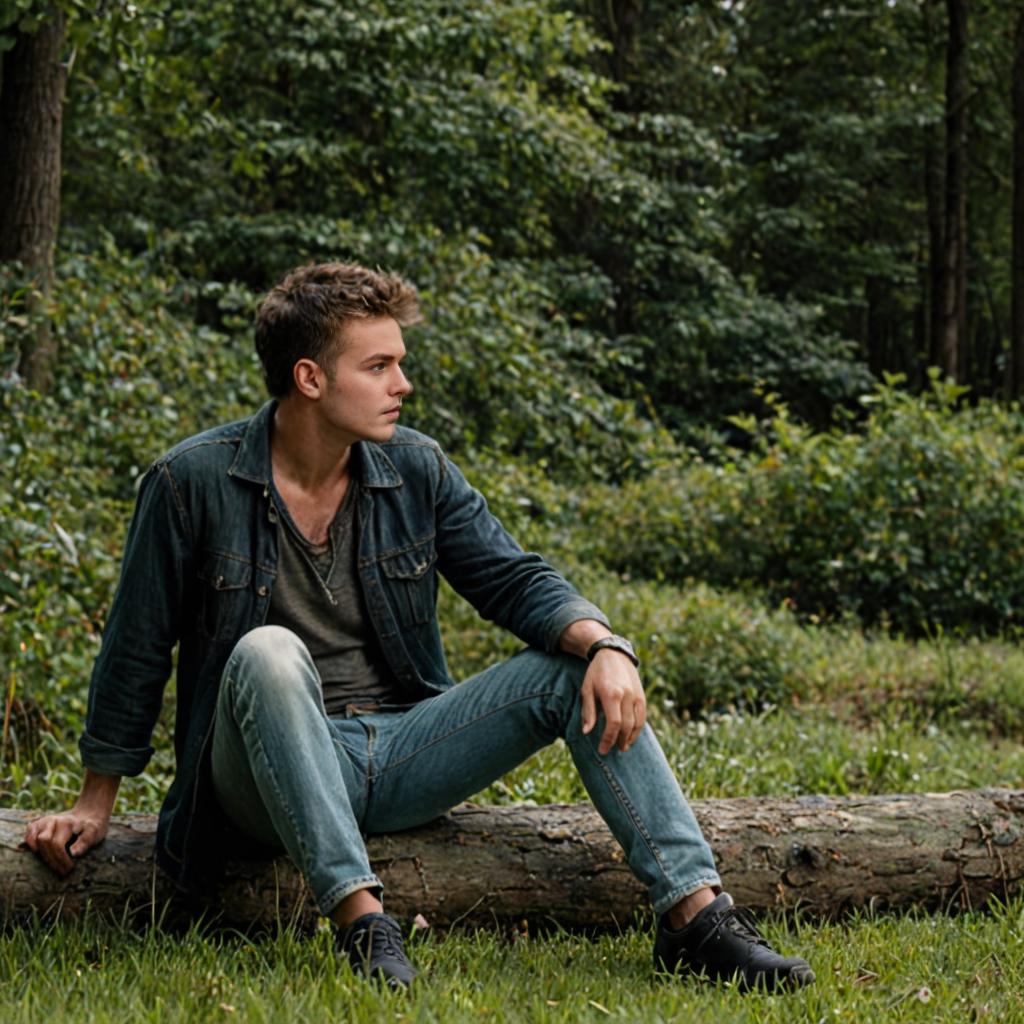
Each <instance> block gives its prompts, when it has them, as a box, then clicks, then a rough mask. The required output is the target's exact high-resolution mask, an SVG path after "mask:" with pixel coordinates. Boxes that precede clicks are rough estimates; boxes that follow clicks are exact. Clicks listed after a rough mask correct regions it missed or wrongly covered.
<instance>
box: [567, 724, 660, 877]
mask: <svg viewBox="0 0 1024 1024" xmlns="http://www.w3.org/2000/svg"><path fill="white" fill-rule="evenodd" d="M584 746H585V747H586V750H587V754H588V755H590V756H591V757H592V758H593V759H594V762H595V763H596V764H597V766H598V768H599V769H600V770H601V774H602V775H603V776H604V780H605V782H607V783H608V787H609V789H611V791H612V793H614V794H615V797H616V799H617V800H618V801H619V804H620V805H621V806H622V808H623V809H624V810H625V812H626V815H627V817H628V818H629V820H630V821H631V822H632V823H633V827H634V828H635V829H636V831H637V832H638V833H639V835H640V837H641V839H643V841H644V845H645V846H646V847H647V849H648V850H649V851H650V853H651V856H653V857H654V859H655V861H656V862H657V864H658V867H659V868H660V869H661V873H662V875H663V876H664V877H665V878H667V877H668V867H667V865H666V864H665V859H664V857H663V856H662V854H661V850H660V849H658V846H657V845H656V844H655V842H654V840H653V839H652V838H651V834H650V833H649V832H648V831H647V829H646V828H645V827H644V824H643V822H642V821H641V820H640V817H639V815H638V814H637V810H636V808H635V807H634V806H633V804H632V802H631V801H630V799H629V797H628V796H626V794H625V792H624V791H623V789H622V787H621V786H620V785H619V783H618V780H617V779H616V778H615V775H614V773H613V772H612V771H611V770H610V769H609V767H608V765H607V764H606V763H605V760H604V758H602V757H600V756H598V755H597V754H595V753H594V750H593V748H592V747H591V746H590V744H589V743H584Z"/></svg>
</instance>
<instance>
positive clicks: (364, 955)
mask: <svg viewBox="0 0 1024 1024" xmlns="http://www.w3.org/2000/svg"><path fill="white" fill-rule="evenodd" d="M338 946H339V948H340V949H341V951H342V952H343V953H345V954H347V955H348V958H349V961H350V963H351V964H352V970H354V971H355V972H356V974H361V975H363V976H364V977H367V978H374V979H377V980H379V981H383V982H384V984H385V985H387V986H388V988H393V989H403V988H408V987H409V986H410V985H411V984H412V979H413V978H415V977H416V970H415V968H414V967H413V965H412V964H411V963H409V958H408V957H407V956H406V955H405V946H404V945H403V943H402V929H401V928H399V927H398V922H397V921H394V920H392V918H390V917H388V915H387V914H363V916H362V917H357V918H356V919H355V920H354V921H353V922H352V923H351V924H350V925H349V926H348V927H347V928H346V929H345V930H344V931H343V932H341V933H340V935H339V938H338Z"/></svg>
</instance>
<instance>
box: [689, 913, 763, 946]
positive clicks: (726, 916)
mask: <svg viewBox="0 0 1024 1024" xmlns="http://www.w3.org/2000/svg"><path fill="white" fill-rule="evenodd" d="M726 926H728V927H729V929H730V931H734V932H735V933H736V934H737V935H741V936H743V938H745V939H749V940H750V941H751V942H753V943H754V944H755V945H758V946H765V947H767V948H768V949H771V946H770V945H769V944H768V940H767V939H766V938H765V937H764V936H763V935H762V934H761V933H760V932H759V931H758V930H757V924H756V923H755V921H754V916H753V914H751V913H750V911H749V910H748V909H747V908H746V907H737V906H735V905H733V906H731V907H729V908H728V909H726V910H723V911H722V913H721V914H719V915H718V919H717V920H716V921H715V923H714V925H713V926H712V927H711V930H710V931H709V932H708V933H707V935H705V936H704V938H703V940H702V941H701V943H700V944H699V945H698V946H697V949H696V950H694V952H695V953H696V952H697V951H699V950H700V949H703V947H704V946H705V945H706V944H707V943H708V942H710V941H711V940H712V939H713V938H715V937H716V936H717V935H718V933H719V932H720V931H721V930H722V929H723V928H724V927H726Z"/></svg>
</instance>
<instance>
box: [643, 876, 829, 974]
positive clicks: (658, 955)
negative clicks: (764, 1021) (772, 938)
mask: <svg viewBox="0 0 1024 1024" xmlns="http://www.w3.org/2000/svg"><path fill="white" fill-rule="evenodd" d="M654 967H655V969H656V970H661V971H668V972H669V973H670V974H676V973H681V974H696V975H702V976H704V977H706V978H708V979H710V980H712V981H733V980H735V981H736V984H737V986H738V987H739V988H740V989H743V990H747V989H752V988H758V989H764V990H772V989H777V988H800V987H801V986H803V985H809V984H810V983H811V982H812V981H814V971H812V970H811V965H810V964H809V963H808V962H807V961H806V960H804V959H803V958H802V957H799V956H781V955H780V954H779V953H776V952H775V950H774V949H772V947H771V946H769V945H768V942H767V940H766V939H765V938H764V937H763V936H762V935H761V933H760V932H759V931H758V930H757V926H756V925H755V924H754V919H753V917H751V914H750V911H749V910H747V909H745V908H743V907H737V906H735V905H734V904H733V902H732V897H731V896H730V895H729V894H728V893H726V892H723V893H722V894H721V895H719V896H717V897H716V898H715V900H714V901H713V902H712V903H710V904H709V905H708V906H706V907H705V908H704V909H703V910H702V911H700V913H699V914H697V916H696V917H695V918H694V919H693V920H692V921H690V922H689V923H688V924H686V925H685V926H684V927H682V928H679V929H675V930H674V929H672V928H669V927H668V925H667V924H666V922H665V919H664V918H662V919H661V920H659V921H658V931H657V935H656V936H655V939H654Z"/></svg>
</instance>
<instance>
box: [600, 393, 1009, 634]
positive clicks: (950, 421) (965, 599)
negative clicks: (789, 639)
mask: <svg viewBox="0 0 1024 1024" xmlns="http://www.w3.org/2000/svg"><path fill="white" fill-rule="evenodd" d="M961 397H962V395H961V393H960V390H959V389H957V388H956V387H954V386H951V385H946V384H943V383H942V382H940V381H938V380H937V379H936V380H934V381H933V386H932V390H931V392H930V393H928V394H926V395H924V396H920V397H912V396H910V395H908V394H906V393H905V392H903V391H901V390H900V389H899V388H898V387H896V386H895V384H894V383H889V384H887V385H885V386H882V387H880V388H879V389H878V390H877V391H876V392H875V393H874V394H873V395H871V396H869V397H868V398H866V399H865V402H866V404H867V405H868V408H869V410H870V411H869V414H868V416H867V418H866V420H865V422H864V423H863V425H862V426H861V428H860V429H858V430H856V431H852V432H843V431H840V430H835V431H833V432H830V433H825V434H815V433H812V432H811V431H810V430H808V429H807V428H805V427H803V426H801V425H799V424H798V423H796V422H794V421H792V420H791V419H789V417H788V416H787V415H786V412H785V410H784V409H780V410H778V412H777V414H776V415H775V417H774V418H773V419H772V420H771V421H769V422H768V423H766V424H765V425H763V426H761V427H758V426H757V425H756V424H754V423H753V422H752V421H751V422H745V423H744V425H745V426H746V427H747V428H748V429H750V430H751V432H752V434H753V442H754V443H753V448H752V449H751V450H750V451H749V452H747V453H734V457H733V459H732V460H731V461H723V462H722V463H720V464H710V463H706V462H702V461H701V460H699V459H691V460H690V461H688V462H686V463H684V464H675V465H671V466H667V467H664V468H663V469H661V470H660V471H658V472H657V473H655V474H653V475H652V476H650V477H648V478H647V479H645V480H638V481H633V482H630V483H629V484H627V485H626V486H625V487H624V488H623V489H622V490H621V491H618V492H616V493H614V494H613V493H612V492H609V491H606V490H603V489H592V490H591V492H590V494H589V495H588V497H587V499H586V500H585V501H584V502H583V504H582V506H581V514H582V516H583V520H584V523H585V531H584V534H583V542H582V543H583V549H584V550H588V551H589V552H590V553H591V554H593V555H594V556H596V557H599V558H600V559H601V561H603V562H604V563H605V564H606V565H608V566H610V567H611V568H613V569H615V570H616V571H618V572H626V573H631V574H634V575H639V576H643V577H647V578H653V579H664V580H672V581H676V582H680V581H685V580H687V579H689V578H696V579H702V580H706V581H708V582H710V583H713V584H715V585H717V586H727V587H735V586H751V587H754V588H755V589H757V590H760V591H763V592H764V593H766V594H767V595H768V597H769V599H770V601H771V602H772V603H779V602H786V603H788V604H790V605H791V606H792V607H794V608H796V609H799V610H800V611H801V612H803V613H805V614H807V615H811V616H842V615H854V616H856V617H857V618H859V619H860V621H861V622H863V623H865V624H868V625H875V624H883V625H889V626H891V627H893V628H895V629H897V630H900V631H905V632H907V633H912V634H919V633H921V632H922V631H927V630H928V629H930V628H934V627H936V626H942V627H944V628H947V629H952V630H967V631H979V632H989V633H995V632H999V631H1001V630H1005V629H1007V628H1009V627H1014V626H1016V625H1018V624H1019V622H1020V618H1021V599H1022V597H1024V433H1022V429H1021V428H1022V426H1024V423H1022V418H1021V413H1020V410H1019V409H1018V408H1017V407H1012V408H1006V407H1003V406H999V405H997V404H994V403H990V402H982V403H980V404H978V405H977V406H967V407H960V406H959V405H958V402H959V400H960V399H961Z"/></svg>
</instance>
